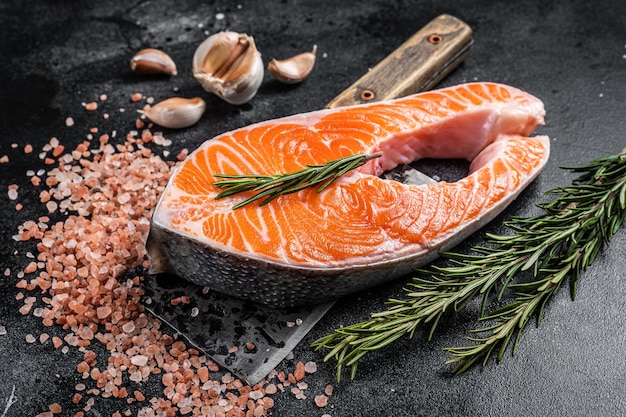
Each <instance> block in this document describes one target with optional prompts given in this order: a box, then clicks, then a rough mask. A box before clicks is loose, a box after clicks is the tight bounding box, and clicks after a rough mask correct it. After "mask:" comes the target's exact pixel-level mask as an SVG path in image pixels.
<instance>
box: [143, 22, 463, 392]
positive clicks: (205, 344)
mask: <svg viewBox="0 0 626 417" xmlns="http://www.w3.org/2000/svg"><path fill="white" fill-rule="evenodd" d="M472 44H473V39H472V30H471V28H470V27H469V26H468V25H467V24H466V23H464V22H463V21H461V20H459V19H457V18H455V17H453V16H450V15H447V14H444V15H440V16H438V17H436V18H435V19H433V20H432V21H430V22H429V23H428V24H427V25H426V26H424V27H423V28H422V29H420V30H419V31H418V32H417V33H415V34H414V35H413V36H412V37H411V38H409V39H408V40H407V41H405V42H404V43H403V44H402V45H401V46H400V47H399V48H398V49H396V50H395V51H393V52H392V53H391V54H390V55H389V56H387V57H386V58H385V59H383V60H382V61H381V62H380V63H378V64H377V65H376V66H375V67H374V68H372V69H371V70H370V71H368V72H367V73H366V74H365V75H364V76H362V77H361V78H360V79H359V80H357V81H356V82H355V83H354V84H352V85H351V86H350V87H348V88H347V89H346V90H344V91H343V92H342V93H341V94H339V95H338V96H337V97H336V98H335V99H334V100H332V101H331V102H330V103H329V104H328V105H327V106H326V107H327V108H335V107H340V106H347V105H355V104H363V103H369V102H376V101H382V100H388V99H393V98H399V97H402V96H405V95H408V94H413V93H417V92H421V91H425V90H428V89H430V88H432V87H433V86H435V85H436V84H437V83H438V82H439V81H440V80H441V79H442V78H443V77H445V76H446V75H447V74H448V73H449V72H450V71H452V70H453V69H454V68H456V67H457V66H458V65H459V64H460V63H461V62H462V61H463V60H464V59H465V57H466V56H467V55H468V54H469V52H470V49H471V47H472ZM388 175H390V176H389V177H388V178H393V179H396V180H398V179H399V180H400V181H402V182H405V183H413V184H423V183H428V182H435V180H433V179H432V178H430V177H428V176H427V175H425V174H423V173H421V172H419V171H418V170H416V169H414V168H412V167H410V166H405V167H401V168H400V170H399V171H396V172H392V173H389V174H388ZM142 285H143V288H144V291H145V294H144V296H143V303H144V306H145V308H146V309H147V310H148V311H150V312H151V313H152V314H154V315H155V316H156V317H158V318H159V319H161V320H162V321H163V322H164V323H166V324H168V325H169V326H171V327H172V328H173V329H174V330H175V331H176V332H178V333H179V334H180V335H182V336H183V337H185V338H186V339H187V340H188V341H189V342H190V343H191V344H192V345H194V346H195V347H196V348H197V349H199V350H200V351H202V352H204V353H205V354H206V355H208V356H210V357H211V358H212V359H213V360H214V361H215V362H216V363H218V364H220V365H221V366H223V367H224V368H226V369H227V370H228V371H230V372H232V373H233V374H235V375H236V376H237V377H239V378H240V379H242V380H243V381H245V382H247V383H248V384H250V385H254V384H256V383H257V382H259V381H261V380H262V379H263V378H265V377H266V376H267V375H268V374H269V373H270V372H271V371H272V369H274V368H275V367H276V366H277V365H278V364H279V363H280V362H281V361H282V360H283V359H285V357H287V355H288V354H289V353H290V352H291V351H292V349H293V348H294V347H295V346H296V345H297V344H298V343H299V342H300V341H301V340H302V338H304V336H305V335H306V334H307V333H308V332H309V331H310V330H311V329H312V328H313V326H315V324H316V323H317V322H318V321H319V319H321V318H322V317H323V316H324V314H326V312H327V311H328V310H329V309H330V308H331V307H332V305H333V304H334V302H330V303H326V304H321V305H315V306H305V307H298V308H291V309H285V310H277V309H274V308H271V307H268V306H264V305H260V304H256V303H253V302H250V301H246V300H241V299H237V298H233V297H229V296H227V295H223V294H220V293H217V292H215V291H212V290H211V289H210V288H207V287H200V286H197V285H195V284H191V283H189V282H187V281H184V280H182V279H180V278H178V277H174V276H169V275H160V276H156V277H147V278H146V279H144V281H143V284H142Z"/></svg>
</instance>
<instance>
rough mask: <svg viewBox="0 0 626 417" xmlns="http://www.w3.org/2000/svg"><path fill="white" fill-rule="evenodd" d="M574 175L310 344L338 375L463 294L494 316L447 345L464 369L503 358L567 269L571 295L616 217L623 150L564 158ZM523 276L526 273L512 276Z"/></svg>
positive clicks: (451, 307) (624, 175)
mask: <svg viewBox="0 0 626 417" xmlns="http://www.w3.org/2000/svg"><path fill="white" fill-rule="evenodd" d="M564 168H565V169H569V170H571V171H572V172H575V173H579V174H580V176H579V177H578V178H577V179H576V180H574V182H573V184H572V185H571V186H569V187H559V188H555V189H552V190H549V191H548V192H547V194H550V195H554V196H555V198H554V199H553V200H552V201H551V202H548V203H546V204H540V205H538V207H539V208H541V209H542V210H543V213H542V214H540V215H537V216H532V217H526V218H524V217H513V218H512V219H511V220H510V221H508V222H505V225H506V226H508V227H509V228H510V229H512V231H513V233H512V234H510V235H495V234H486V238H485V240H486V242H487V243H488V245H485V246H481V247H474V248H473V252H474V253H473V254H463V253H453V252H448V253H444V254H442V257H443V258H444V260H447V263H446V265H445V266H436V265H432V266H430V267H429V268H427V269H422V270H419V271H418V272H419V273H420V274H422V275H428V276H429V278H428V279H425V278H420V277H415V278H413V279H412V280H411V281H410V282H409V283H408V284H407V286H406V287H405V289H404V293H405V294H404V295H405V297H404V298H402V299H391V300H389V301H388V302H387V305H388V306H389V307H388V309H387V310H386V311H383V312H379V313H374V314H371V317H370V319H369V320H367V321H364V322H361V323H356V324H353V325H350V326H347V327H342V328H339V329H336V330H335V332H334V333H332V334H330V335H327V336H325V337H322V338H320V339H318V340H316V341H315V342H314V343H313V346H314V347H315V348H316V349H322V348H325V349H329V350H330V351H329V352H328V354H327V355H326V356H325V360H326V361H328V360H330V359H332V358H334V359H336V361H337V377H338V379H339V378H340V375H341V372H342V366H344V365H345V366H349V367H351V377H352V378H354V376H355V375H356V369H357V364H358V361H359V359H361V358H362V357H363V356H364V355H365V354H367V353H368V352H371V351H374V350H377V349H380V348H382V347H383V346H386V345H388V344H390V343H392V342H393V341H394V340H396V339H398V338H399V337H401V336H403V335H405V334H407V335H409V337H412V336H413V334H414V332H415V330H416V329H417V328H418V327H419V326H421V325H429V326H430V332H429V336H428V338H429V339H430V338H432V336H433V333H434V331H435V329H436V328H437V325H438V323H439V322H440V320H441V318H442V317H443V316H444V315H445V314H447V313H456V312H459V311H461V310H463V309H464V308H465V306H466V305H467V304H468V302H469V301H471V300H472V299H474V298H476V297H479V296H482V308H481V315H480V319H479V320H480V321H490V322H492V325H490V326H488V327H485V328H480V329H477V330H474V331H473V333H478V334H485V336H483V337H468V339H469V340H470V341H472V342H474V344H472V345H469V346H463V347H456V348H447V349H446V350H447V351H448V352H450V353H451V354H452V358H451V359H450V360H448V361H447V362H446V363H448V364H455V365H456V367H455V368H454V370H453V372H455V373H457V374H458V373H462V372H464V371H465V370H467V369H468V368H469V367H471V366H472V365H473V364H475V363H476V362H479V361H481V362H482V364H483V366H484V365H485V364H486V363H487V362H488V360H489V358H490V357H491V356H492V353H493V352H495V351H497V360H498V361H499V360H501V359H502V357H503V355H504V353H505V352H506V350H507V347H508V346H509V345H510V343H511V341H512V340H513V348H512V353H513V354H515V352H516V350H517V347H518V343H519V340H520V336H521V332H522V330H523V329H524V327H525V326H526V324H527V323H528V321H529V320H530V318H531V317H533V316H536V320H537V325H539V324H540V321H541V318H542V315H543V309H544V307H545V305H546V303H547V302H548V301H549V300H550V298H551V297H552V296H553V295H554V294H555V293H556V292H557V291H558V289H559V288H560V286H561V284H562V283H563V282H564V281H565V280H567V279H568V278H569V280H570V282H571V285H570V290H571V297H572V299H574V297H575V295H576V284H577V282H578V279H579V277H580V274H581V272H582V271H584V270H585V269H586V268H587V267H588V266H589V265H591V263H592V262H593V261H594V260H595V258H596V256H597V255H598V253H599V252H600V250H601V249H602V247H603V246H604V245H605V244H608V243H609V241H610V239H611V237H612V236H613V235H614V234H615V233H616V232H617V230H618V229H619V227H620V226H621V225H622V223H623V219H624V213H625V211H626V155H624V151H623V152H622V153H620V154H619V155H613V156H609V157H605V158H600V159H597V160H595V161H592V162H591V163H589V164H588V165H586V166H581V167H564ZM518 276H525V277H527V278H529V279H528V280H527V281H526V282H513V280H514V278H516V277H518ZM506 289H510V290H512V292H513V301H512V302H510V303H508V304H505V305H504V306H502V307H500V308H498V309H496V310H494V311H491V312H489V313H486V312H485V310H486V307H487V303H488V301H489V300H493V299H494V298H495V299H496V300H497V301H498V302H500V301H501V300H502V297H503V295H504V293H505V290H506Z"/></svg>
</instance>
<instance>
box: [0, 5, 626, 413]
mask: <svg viewBox="0 0 626 417" xmlns="http://www.w3.org/2000/svg"><path fill="white" fill-rule="evenodd" d="M238 5H240V7H238ZM217 13H223V14H224V16H225V18H224V19H223V20H216V18H215V16H216V14H217ZM441 13H449V14H452V15H454V16H456V17H458V18H460V19H462V20H464V21H465V22H467V23H468V24H469V25H470V26H471V27H472V28H473V30H474V37H475V45H474V49H473V51H472V53H471V55H470V56H469V58H468V59H467V60H466V62H465V64H464V65H462V66H461V67H460V68H459V69H458V70H456V71H455V72H454V73H452V74H451V75H450V76H448V77H447V78H446V79H445V80H444V81H443V83H442V85H451V84H457V83H462V82H467V81H475V80H478V81H496V82H502V83H507V84H511V85H513V86H516V87H519V88H522V89H524V90H526V91H529V92H530V93H532V94H534V95H536V96H538V97H540V98H541V99H542V100H543V101H544V102H545V106H546V109H547V118H546V122H547V123H546V125H545V126H543V127H541V128H539V129H538V131H537V132H538V133H542V134H547V135H549V136H550V137H551V138H552V156H551V159H550V161H549V163H548V166H547V167H546V169H545V170H544V172H543V173H542V175H541V176H540V177H539V178H538V179H537V180H536V181H535V182H534V183H533V184H532V185H531V186H530V187H529V188H528V189H527V190H526V191H525V192H524V193H523V194H522V196H521V197H520V198H519V199H518V200H517V201H516V202H514V203H513V204H512V205H511V206H510V208H509V209H508V210H507V211H506V212H505V213H504V214H503V215H502V216H501V217H499V218H498V219H497V220H495V221H494V222H493V223H491V224H490V225H489V226H488V227H487V229H489V230H491V231H494V230H498V225H499V224H501V222H502V220H504V219H506V217H508V216H510V215H512V214H520V215H524V214H530V213H533V212H535V208H534V204H535V203H537V202H539V201H542V200H543V199H544V198H545V197H543V195H542V192H543V191H545V190H546V189H548V188H552V187H555V186H558V185H566V184H568V183H569V182H570V181H571V180H572V178H573V176H572V174H571V173H569V172H568V171H565V170H561V169H559V168H558V167H559V166H561V165H572V164H583V163H585V162H587V161H589V160H590V159H593V158H596V157H599V156H603V155H607V154H613V153H617V152H619V151H620V150H622V148H624V146H626V139H625V136H626V135H625V133H626V122H625V121H624V120H625V119H626V118H625V117H624V116H626V110H625V109H626V107H625V105H624V103H625V102H626V2H624V1H622V0H614V1H610V0H606V1H597V2H592V1H588V0H574V1H555V2H545V1H539V0H534V1H533V0H522V1H516V2H508V1H493V0H482V1H425V0H424V1H418V0H415V1H376V2H375V1H365V2H364V1H349V2H338V1H335V0H317V1H263V2H261V1H245V0H242V1H240V2H228V1H192V0H183V1H135V2H122V1H119V2H115V1H109V0H102V1H95V2H76V1H62V0H59V1H54V2H52V1H48V2H44V1H39V2H36V1H3V2H2V3H0V155H5V154H6V155H8V156H9V157H10V162H9V163H8V164H0V210H1V212H2V213H3V214H2V216H0V233H1V236H0V241H1V242H3V243H2V245H1V249H0V271H4V270H5V268H7V267H10V268H11V269H12V270H13V271H17V270H18V269H20V268H23V267H24V266H25V265H26V263H27V262H26V260H25V259H24V257H23V253H24V252H25V251H26V250H28V245H22V244H19V245H18V244H15V242H14V241H13V240H12V239H11V235H13V234H15V232H16V230H17V226H18V224H20V223H21V222H23V221H24V220H27V219H32V218H36V217H37V216H38V215H40V214H43V213H44V212H45V209H44V208H43V207H41V206H40V204H39V203H38V192H39V191H38V190H35V189H34V188H33V187H29V186H28V184H27V182H26V181H27V178H26V175H25V172H26V170H27V169H35V170H36V169H38V168H41V167H43V165H42V164H41V162H40V161H39V160H38V159H37V158H36V153H37V150H38V149H40V148H41V146H42V145H43V144H44V143H46V142H47V141H48V140H49V138H50V137H51V136H56V137H58V138H59V139H60V140H61V142H62V143H63V144H64V145H65V146H66V149H72V148H73V146H74V145H76V144H77V143H79V142H80V141H82V139H83V138H84V134H85V133H86V130H87V128H88V127H90V126H91V125H98V126H99V127H100V128H101V130H105V131H110V130H114V129H117V130H118V131H120V132H125V131H128V130H129V129H131V128H132V125H133V120H134V118H135V117H136V114H129V113H131V112H127V113H126V114H123V115H122V114H116V116H115V117H112V118H111V119H110V120H108V121H106V122H104V121H102V120H101V119H98V120H97V121H96V120H95V119H93V118H91V117H92V116H93V115H91V114H87V112H85V111H84V110H83V109H82V106H81V105H80V103H81V102H89V101H93V100H96V99H97V97H98V96H99V94H101V93H106V94H107V95H108V96H109V101H108V103H109V104H110V105H112V106H113V105H115V106H117V105H119V104H114V103H129V102H128V97H129V96H130V94H131V93H133V92H135V91H141V92H143V93H144V94H146V95H151V96H154V97H155V98H156V99H157V100H160V99H163V98H166V97H169V96H171V95H172V94H173V92H172V88H173V87H174V86H175V87H178V88H179V89H180V90H179V92H178V94H180V95H183V96H193V95H198V94H202V92H201V90H200V87H199V85H198V84H197V83H196V82H195V80H193V78H192V76H191V74H190V62H191V56H192V55H193V51H194V49H195V46H196V45H197V44H198V43H199V42H201V41H202V40H203V39H204V38H205V37H206V33H205V31H208V32H210V33H213V32H216V31H219V30H222V29H227V28H228V29H232V30H236V31H240V32H246V33H248V34H251V35H253V36H254V37H255V40H256V42H257V45H258V46H259V49H260V50H261V52H262V54H263V56H264V58H265V59H266V60H268V59H270V58H272V57H285V56H289V55H292V54H295V53H299V52H301V51H303V50H306V49H309V48H310V47H311V46H312V45H313V44H317V45H318V62H317V64H316V67H315V69H314V71H313V73H312V74H311V76H310V78H309V79H308V80H307V81H306V82H305V83H303V84H302V85H299V86H296V87H285V86H282V85H279V84H277V83H276V82H275V81H273V80H272V79H271V78H270V76H269V75H268V74H266V78H265V82H264V84H263V86H262V87H261V90H260V91H259V93H258V95H257V97H256V98H255V99H254V100H253V101H252V102H251V103H250V104H247V105H244V106H241V107H234V106H230V105H227V104H224V103H222V102H220V101H219V100H217V99H215V98H214V97H210V96H208V95H206V94H205V95H203V97H205V98H206V99H207V103H208V111H207V113H206V114H205V116H204V118H203V119H202V121H201V122H200V123H199V124H198V125H196V126H194V127H193V128H191V129H187V130H184V131H180V132H167V131H166V136H167V137H168V138H170V139H172V140H173V141H174V145H173V146H172V151H173V153H174V154H175V153H176V152H177V150H180V149H181V148H183V147H190V148H193V147H194V146H196V145H198V144H200V143H201V142H202V141H203V140H205V139H208V138H210V137H212V136H214V135H216V134H218V133H221V132H223V131H226V130H228V129H231V128H234V127H238V126H242V125H246V124H249V123H251V122H255V121H260V120H265V119H269V118H274V117H278V116H283V115H287V114H292V113H297V112H302V111H308V110H314V109H318V108H321V107H323V106H324V105H325V103H327V102H328V101H329V100H330V99H332V98H333V97H334V96H335V95H336V94H337V93H339V92H340V91H342V90H343V89H344V88H345V87H347V86H348V85H350V84H351V82H352V81H354V80H355V79H356V78H358V77H359V76H360V75H361V74H362V73H363V72H365V71H366V70H367V69H368V68H370V67H372V66H373V65H374V64H376V63H377V62H378V61H379V60H380V59H382V58H384V57H385V56H386V55H387V54H388V53H390V52H391V51H392V50H393V49H395V48H396V47H397V46H398V45H399V44H400V43H402V42H403V41H404V40H405V39H406V38H408V37H410V36H411V35H412V34H413V33H414V32H415V31H417V30H418V29H419V28H420V27H421V26H423V25H424V24H426V23H427V22H428V21H430V20H431V19H432V18H434V17H436V16H437V15H439V14H441ZM144 47H158V48H162V49H164V50H166V51H167V52H168V53H170V55H171V56H172V57H173V58H174V59H175V61H176V62H177V63H178V65H179V75H178V76H177V77H173V78H172V79H168V78H161V77H152V78H149V79H146V78H143V77H139V76H136V75H133V74H131V73H130V71H129V67H128V60H129V58H130V57H131V56H132V55H133V54H134V53H135V52H136V51H137V50H139V49H141V48H144ZM266 62H267V61H266ZM98 114H101V113H100V112H98ZM66 116H73V117H74V119H75V121H76V126H74V128H73V129H68V128H66V127H65V124H64V121H65V117H66ZM94 117H95V116H94ZM90 118H91V119H90ZM11 143H19V144H20V146H22V145H23V144H25V143H31V144H33V145H34V147H35V150H36V151H35V153H34V154H32V155H29V156H26V155H24V154H23V152H22V151H21V147H20V149H12V148H11V146H10V144H11ZM12 183H18V184H22V187H21V188H20V197H19V201H20V202H21V203H23V204H24V206H25V208H24V209H23V210H22V211H20V212H16V211H15V209H14V206H15V202H11V201H9V199H8V198H7V186H8V185H9V184H12ZM470 240H471V242H473V243H476V242H479V241H480V234H478V235H477V236H475V237H473V238H472V239H470ZM625 241H626V234H625V233H624V231H620V232H619V233H618V234H617V235H616V236H615V238H614V240H613V242H612V244H611V246H610V247H609V248H608V249H607V250H606V251H604V252H602V253H601V255H600V256H599V259H598V260H597V262H596V263H595V264H594V265H593V266H592V267H591V268H590V269H589V270H588V271H587V272H586V273H585V274H584V275H583V276H582V278H581V281H580V284H579V288H578V297H577V299H576V301H574V302H572V301H571V300H570V297H569V291H568V289H567V288H563V290H562V291H561V292H560V293H559V294H558V295H557V296H556V298H555V299H554V300H553V301H552V302H550V303H549V305H548V306H547V308H546V314H545V317H544V321H543V322H542V324H541V326H540V327H539V328H534V327H533V326H530V328H528V329H527V330H526V331H525V332H524V335H523V338H522V342H521V345H520V349H519V352H518V354H517V355H516V356H514V357H511V356H510V354H507V355H506V356H505V358H504V360H503V362H502V363H500V364H499V365H496V364H495V363H490V364H489V365H488V366H487V367H486V368H484V369H480V368H474V369H472V370H471V371H469V372H467V373H466V374H464V375H463V376H460V377H452V376H451V374H450V368H449V367H448V366H446V365H444V361H445V360H446V359H448V358H449V356H448V354H446V353H445V352H443V351H442V348H444V347H446V346H457V345H460V344H463V343H464V337H465V336H466V335H467V334H468V330H469V329H471V328H472V327H473V326H475V321H474V319H475V311H472V310H471V309H470V310H469V311H467V312H466V313H463V314H461V315H460V316H458V317H456V318H453V319H452V320H450V321H449V322H448V323H447V325H446V326H442V328H441V330H440V331H439V332H438V333H437V334H436V337H435V339H434V340H433V341H432V342H425V339H424V335H423V334H421V333H419V332H418V334H417V335H416V338H415V339H414V340H408V339H401V340H400V341H399V342H397V343H396V344H395V345H394V346H392V347H389V348H388V349H384V350H381V351H380V352H377V353H375V354H373V355H371V356H370V357H368V358H366V359H365V360H364V361H363V362H362V364H361V365H360V368H359V373H358V376H357V379H356V380H355V381H353V382H347V381H346V382H342V383H341V384H335V393H334V395H333V396H332V397H331V398H330V401H329V407H327V408H326V409H325V410H323V411H322V410H320V409H317V408H316V407H315V405H314V404H313V402H312V397H313V395H310V399H309V400H307V401H299V400H295V399H294V398H293V397H292V396H281V397H277V399H276V406H275V408H274V409H273V410H271V414H272V415H275V416H320V415H322V414H323V413H324V412H328V413H330V414H331V415H332V416H333V417H335V416H336V417H339V416H342V417H343V416H346V417H347V416H383V415H398V416H405V415H406V416H409V415H411V416H417V415H425V416H426V415H428V416H457V415H460V416H465V415H466V416H476V415H485V416H618V415H626V398H625V395H626V394H625V393H624V391H625V389H626V359H625V353H626V328H625V327H626V312H625V311H624V300H625V299H626V285H624V282H623V275H624V272H623V271H624V269H625V267H626V260H625V259H624V258H625V255H626V250H625V249H624V248H625V246H624V245H625ZM16 250H18V251H19V253H20V255H22V256H14V255H13V253H14V251H16ZM16 281H17V279H16V278H15V273H13V274H12V276H11V277H8V278H6V277H4V276H0V292H1V293H2V294H3V297H2V301H1V302H0V325H3V326H5V327H6V328H7V331H8V334H7V335H3V336H0V413H1V412H2V410H3V408H4V399H5V398H6V397H8V395H9V394H10V391H11V387H12V386H15V387H16V395H17V396H18V398H19V402H18V403H16V404H14V405H13V406H12V407H11V408H10V409H9V412H8V413H7V416H26V415H35V414H37V413H38V412H41V411H44V410H46V409H47V405H48V404H50V403H52V402H55V401H56V402H59V403H61V404H62V405H64V410H66V411H65V412H64V415H73V412H71V411H72V410H73V409H72V407H71V406H70V404H69V401H70V399H71V395H72V394H73V392H74V385H75V384H76V383H77V382H78V374H77V373H76V371H75V367H76V364H77V363H78V362H80V360H81V359H79V358H81V357H82V355H79V354H78V353H77V352H75V351H70V353H68V354H67V355H63V354H62V353H61V352H59V351H54V350H53V349H52V348H50V346H49V345H48V346H46V345H44V346H42V345H40V344H39V343H35V344H30V345H29V344H27V343H25V341H24V337H25V335H26V334H27V333H33V334H35V335H38V334H39V333H41V332H42V331H43V330H44V329H43V328H42V326H41V323H40V319H37V318H34V317H32V316H26V317H24V316H22V315H20V314H19V313H18V312H17V309H18V308H19V306H20V305H21V302H18V301H16V300H15V294H16V293H17V291H18V290H17V289H16V288H15V282H16ZM401 284H402V283H401V282H399V283H395V284H393V285H390V286H387V287H386V288H382V289H376V290H375V291H370V292H367V293H364V294H359V296H358V297H351V299H350V300H343V301H341V302H339V303H338V304H337V305H336V306H335V307H334V308H333V309H332V310H331V311H330V313H329V314H328V315H327V316H326V317H325V318H323V319H322V320H321V321H320V323H319V324H318V326H317V327H316V328H315V329H314V331H313V332H312V333H311V334H310V335H309V336H308V337H307V339H305V341H304V342H303V343H301V344H300V345H299V347H298V348H297V349H296V351H295V355H296V358H297V359H300V360H303V361H306V360H315V361H317V362H318V365H319V371H318V372H317V373H316V374H315V375H313V376H312V377H310V378H308V379H307V382H308V383H309V386H310V389H309V392H310V393H320V392H321V391H322V390H323V387H324V386H325V385H326V384H328V383H334V382H335V381H334V369H333V367H332V366H331V365H330V364H325V365H323V364H322V361H321V358H322V354H321V353H315V352H312V351H311V349H310V348H309V347H308V344H309V343H310V342H312V341H313V340H314V339H316V338H317V337H320V336H322V335H324V334H326V333H327V332H328V331H330V330H331V329H332V328H335V327H337V326H338V325H340V324H348V323H352V322H355V321H358V320H362V319H365V318H366V317H367V315H368V312H370V311H372V310H377V309H380V308H382V303H383V302H384V300H385V299H386V298H388V297H389V296H394V295H395V296H397V295H399V294H401V290H400V288H401ZM45 330H48V331H50V330H49V329H45ZM54 331H55V329H54V328H53V329H52V331H51V332H52V333H54ZM153 381H154V386H146V387H145V391H146V392H147V394H148V395H147V397H148V398H150V392H152V393H155V394H158V393H159V390H160V388H159V387H158V384H157V382H158V381H157V378H154V379H153ZM331 407H332V408H331ZM117 408H121V409H124V403H115V402H114V401H110V400H104V399H101V398H96V404H95V405H94V410H92V411H91V412H89V413H87V415H88V416H101V415H102V416H106V415H110V414H111V413H112V412H113V411H114V410H115V409H117Z"/></svg>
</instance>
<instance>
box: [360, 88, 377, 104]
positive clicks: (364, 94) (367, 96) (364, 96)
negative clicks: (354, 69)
mask: <svg viewBox="0 0 626 417" xmlns="http://www.w3.org/2000/svg"><path fill="white" fill-rule="evenodd" d="M375 96H376V94H374V92H373V91H372V90H363V91H361V94H359V97H360V98H361V100H363V101H370V100H373V99H374V97H375Z"/></svg>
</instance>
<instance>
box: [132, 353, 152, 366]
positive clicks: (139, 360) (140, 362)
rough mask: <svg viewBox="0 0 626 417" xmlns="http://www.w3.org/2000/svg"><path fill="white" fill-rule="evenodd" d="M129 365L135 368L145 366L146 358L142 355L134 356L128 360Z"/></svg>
mask: <svg viewBox="0 0 626 417" xmlns="http://www.w3.org/2000/svg"><path fill="white" fill-rule="evenodd" d="M130 363H132V364H133V365H135V366H145V365H146V364H147V363H148V357H147V356H144V355H135V356H133V357H132V358H130Z"/></svg>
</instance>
